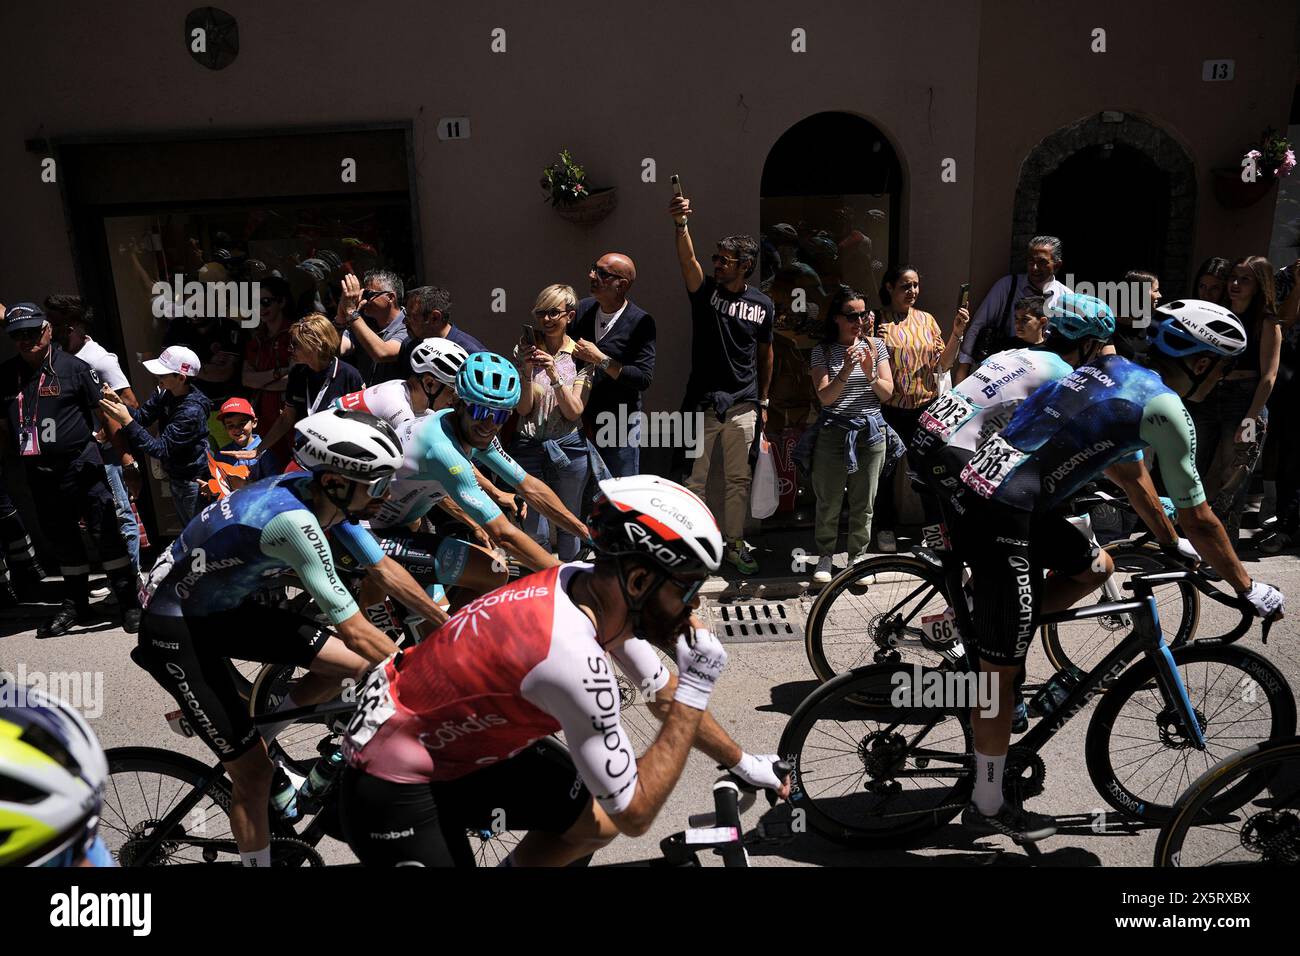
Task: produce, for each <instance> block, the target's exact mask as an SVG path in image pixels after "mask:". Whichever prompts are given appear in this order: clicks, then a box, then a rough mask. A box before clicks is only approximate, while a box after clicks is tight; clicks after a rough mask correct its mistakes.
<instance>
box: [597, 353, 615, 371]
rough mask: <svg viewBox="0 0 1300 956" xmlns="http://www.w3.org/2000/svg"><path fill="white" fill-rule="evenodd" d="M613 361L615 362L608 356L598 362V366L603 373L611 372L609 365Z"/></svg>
mask: <svg viewBox="0 0 1300 956" xmlns="http://www.w3.org/2000/svg"><path fill="white" fill-rule="evenodd" d="M612 361H614V360H613V359H612V358H610V357H609V356H608V355H606V356H605V357H604V358H603V359H601V360H600V361H599V362H597V363H596V365H597V366H598V367H599V368H600V370H601V371H602V372H606V371H608V370H609V363H610V362H612Z"/></svg>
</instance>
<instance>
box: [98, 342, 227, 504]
mask: <svg viewBox="0 0 1300 956" xmlns="http://www.w3.org/2000/svg"><path fill="white" fill-rule="evenodd" d="M144 367H145V368H146V369H147V370H148V371H149V372H151V373H152V374H154V375H156V376H158V391H157V393H156V394H154V395H151V396H150V397H149V398H147V399H145V402H144V404H143V405H141V406H140V407H139V408H130V407H128V406H127V405H126V404H124V403H123V402H122V401H121V399H119V398H118V396H117V395H116V394H115V393H114V392H113V390H112V389H109V388H105V389H104V398H103V400H102V401H101V402H100V403H99V410H100V411H101V412H102V413H103V414H104V415H106V416H107V417H109V418H112V419H113V420H114V421H116V422H117V423H118V424H120V425H122V426H123V428H122V436H123V437H124V438H125V439H126V443H127V445H128V446H130V448H131V451H132V452H133V453H134V454H136V455H149V456H150V457H152V458H157V459H158V460H159V461H160V462H161V463H162V466H163V471H165V472H167V477H168V479H169V480H170V484H171V493H172V504H173V506H174V507H175V508H176V514H177V516H178V517H179V518H180V524H181V527H182V528H184V527H185V526H186V525H187V524H189V523H190V519H191V518H193V517H194V513H195V512H196V511H197V510H198V506H199V479H200V478H201V477H206V475H207V473H208V415H209V414H210V413H211V411H212V402H211V401H210V400H209V399H208V397H207V396H206V395H204V394H203V393H202V392H200V391H199V390H198V389H197V388H195V387H194V386H193V384H192V383H191V379H193V378H194V376H196V375H198V374H199V369H200V368H201V366H200V364H199V357H198V356H197V355H195V354H194V353H193V352H192V351H191V350H190V349H187V348H186V347H185V346H183V345H169V346H168V347H167V348H165V349H163V353H162V355H160V356H158V357H157V358H156V359H149V360H148V361H147V362H145V363H144ZM154 422H157V423H158V437H157V438H155V437H154V436H153V435H151V434H149V432H147V431H146V430H145V429H147V428H148V427H149V426H150V425H152V424H153V423H154Z"/></svg>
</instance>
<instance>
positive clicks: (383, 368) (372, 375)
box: [334, 269, 408, 385]
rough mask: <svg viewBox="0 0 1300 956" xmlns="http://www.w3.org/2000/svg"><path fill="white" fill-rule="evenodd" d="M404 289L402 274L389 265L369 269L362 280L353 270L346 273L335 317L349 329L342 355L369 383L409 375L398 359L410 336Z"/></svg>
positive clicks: (340, 353) (377, 382)
mask: <svg viewBox="0 0 1300 956" xmlns="http://www.w3.org/2000/svg"><path fill="white" fill-rule="evenodd" d="M402 290H403V287H402V279H401V277H400V276H399V275H397V273H395V272H389V271H388V270H386V269H376V270H373V271H371V272H367V273H366V275H365V278H363V279H362V280H361V281H360V282H358V281H357V277H356V276H354V275H352V274H351V273H349V274H348V275H345V276H344V277H343V295H342V297H341V298H340V299H339V307H338V312H337V314H336V317H335V320H334V324H335V325H337V326H338V327H339V328H340V329H346V331H345V332H344V333H343V340H342V342H341V343H340V344H339V355H342V356H343V357H344V358H346V359H347V360H348V361H349V362H351V363H352V364H353V365H354V366H356V369H357V371H358V372H360V373H361V380H362V381H363V382H365V383H366V384H367V385H378V384H379V383H380V382H387V381H388V380H389V379H394V378H405V377H406V369H405V368H404V367H403V366H401V365H400V364H398V362H397V358H398V356H399V355H400V354H401V351H402V343H403V342H405V341H406V340H407V337H408V333H407V329H406V309H404V308H403V307H402V302H403V301H404V300H403V297H402Z"/></svg>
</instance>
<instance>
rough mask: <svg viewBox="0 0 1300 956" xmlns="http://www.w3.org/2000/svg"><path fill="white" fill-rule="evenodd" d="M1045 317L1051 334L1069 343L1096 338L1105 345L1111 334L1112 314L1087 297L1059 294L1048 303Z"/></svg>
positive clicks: (1112, 333) (1104, 305)
mask: <svg viewBox="0 0 1300 956" xmlns="http://www.w3.org/2000/svg"><path fill="white" fill-rule="evenodd" d="M1046 312H1047V317H1048V318H1049V319H1050V320H1051V323H1052V333H1053V334H1054V335H1063V336H1065V337H1066V338H1067V339H1070V340H1071V341H1077V340H1079V339H1100V340H1101V341H1103V342H1105V341H1107V340H1109V339H1110V337H1111V336H1112V335H1114V334H1115V313H1114V312H1112V311H1111V309H1110V306H1108V305H1107V304H1106V303H1105V302H1103V301H1101V299H1098V298H1096V297H1094V296H1091V295H1079V294H1078V293H1077V292H1062V293H1060V294H1059V295H1056V296H1054V297H1053V298H1051V299H1049V300H1048V303H1047V309H1046Z"/></svg>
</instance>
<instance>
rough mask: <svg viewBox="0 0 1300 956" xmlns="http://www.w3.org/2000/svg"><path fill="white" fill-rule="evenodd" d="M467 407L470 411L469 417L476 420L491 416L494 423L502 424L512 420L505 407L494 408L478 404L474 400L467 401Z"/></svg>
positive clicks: (479, 420) (483, 419)
mask: <svg viewBox="0 0 1300 956" xmlns="http://www.w3.org/2000/svg"><path fill="white" fill-rule="evenodd" d="M465 408H466V410H467V411H468V412H469V417H470V418H472V419H474V421H476V422H481V421H485V420H486V419H489V418H490V419H492V424H494V425H498V426H500V425H504V424H505V423H506V422H507V421H509V420H510V412H509V411H507V410H506V409H504V408H492V407H491V406H489V405H478V404H476V403H474V402H467V403H466V404H465Z"/></svg>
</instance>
